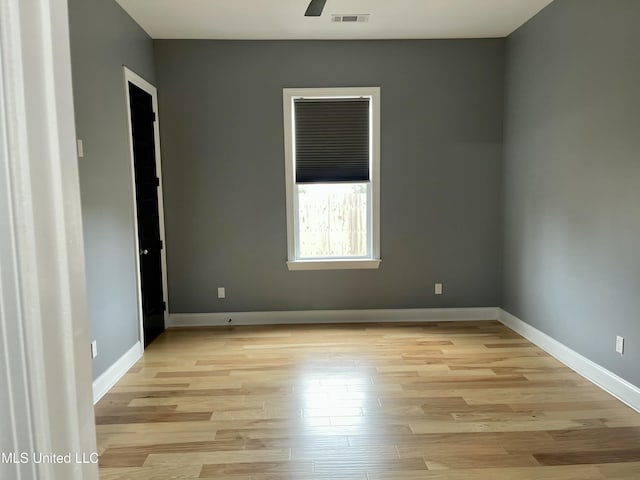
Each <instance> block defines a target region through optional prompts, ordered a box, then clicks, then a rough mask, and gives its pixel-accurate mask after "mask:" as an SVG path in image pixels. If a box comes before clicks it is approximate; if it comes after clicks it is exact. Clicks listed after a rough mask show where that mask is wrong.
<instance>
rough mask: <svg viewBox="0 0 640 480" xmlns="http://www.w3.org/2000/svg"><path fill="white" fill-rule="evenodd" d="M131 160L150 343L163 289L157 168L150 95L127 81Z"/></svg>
mask: <svg viewBox="0 0 640 480" xmlns="http://www.w3.org/2000/svg"><path fill="white" fill-rule="evenodd" d="M129 101H130V111H131V129H132V135H133V162H134V169H135V177H136V178H135V181H136V204H137V211H138V243H139V247H140V251H139V252H138V253H139V255H140V281H141V288H142V314H143V325H144V345H145V347H146V346H147V345H149V343H151V342H152V341H153V340H154V339H155V338H156V337H157V336H158V335H160V333H162V331H163V330H164V310H165V305H166V304H165V302H164V292H163V286H162V260H161V252H162V248H163V245H162V240H161V238H160V214H159V208H158V186H159V185H160V182H159V179H158V175H157V171H156V147H155V136H154V123H155V121H156V114H155V112H154V111H153V99H152V97H151V95H150V94H149V93H147V92H145V91H144V90H142V89H141V88H139V87H137V86H136V85H134V84H133V83H131V82H129Z"/></svg>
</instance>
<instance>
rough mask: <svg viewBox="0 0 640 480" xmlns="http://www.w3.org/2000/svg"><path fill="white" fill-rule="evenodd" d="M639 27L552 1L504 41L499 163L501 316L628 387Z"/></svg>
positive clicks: (639, 10)
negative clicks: (621, 349) (618, 345)
mask: <svg viewBox="0 0 640 480" xmlns="http://www.w3.org/2000/svg"><path fill="white" fill-rule="evenodd" d="M639 23H640V2H638V1H637V0H615V1H611V0H562V1H556V2H554V3H552V4H551V5H550V6H549V7H547V8H546V9H545V10H543V11H542V13H540V14H539V15H537V16H536V17H535V18H534V19H533V20H532V21H530V22H529V23H527V24H526V25H525V26H524V27H522V28H521V29H519V30H518V31H517V32H516V33H515V34H513V35H512V36H511V37H509V39H508V53H507V59H508V60H507V64H508V67H507V81H506V92H507V102H506V115H505V125H506V129H505V160H504V161H505V168H504V223H505V237H504V287H503V291H504V302H503V305H504V308H505V309H506V310H507V311H509V312H511V313H513V314H514V315H516V316H518V317H519V318H521V319H522V320H524V321H526V322H528V323H530V324H531V325H533V326H535V327H537V328H538V329H540V330H542V331H543V332H545V333H547V334H548V335H550V336H552V337H553V338H555V339H557V340H559V341H560V342H562V343H564V344H565V345H567V346H569V347H571V348H573V349H574V350H576V351H577V352H579V353H581V354H583V355H585V356H586V357H588V358H589V359H591V360H593V361H595V362H596V363H598V364H600V365H603V366H604V367H606V368H607V369H609V370H611V371H613V372H615V373H617V374H618V375H620V376H622V377H623V378H625V379H627V380H628V381H630V382H632V383H634V384H635V385H640V370H639V369H638V365H640V242H639V239H640V214H639V212H640V210H639V206H640V114H639V112H640V49H639V48H638V45H640V29H638V24H639ZM616 335H622V336H624V337H625V339H626V351H625V354H624V356H622V357H621V356H619V355H618V354H616V353H615V350H614V346H615V336H616Z"/></svg>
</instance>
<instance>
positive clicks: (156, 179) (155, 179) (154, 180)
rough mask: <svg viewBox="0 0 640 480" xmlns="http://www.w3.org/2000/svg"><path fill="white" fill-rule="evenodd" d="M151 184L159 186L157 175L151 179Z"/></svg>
mask: <svg viewBox="0 0 640 480" xmlns="http://www.w3.org/2000/svg"><path fill="white" fill-rule="evenodd" d="M153 185H154V186H156V187H159V186H160V179H159V178H158V177H156V178H154V179H153Z"/></svg>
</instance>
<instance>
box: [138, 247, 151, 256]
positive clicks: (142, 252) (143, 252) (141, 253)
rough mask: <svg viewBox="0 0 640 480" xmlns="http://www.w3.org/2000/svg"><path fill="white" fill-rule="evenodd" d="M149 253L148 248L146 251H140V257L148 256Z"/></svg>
mask: <svg viewBox="0 0 640 480" xmlns="http://www.w3.org/2000/svg"><path fill="white" fill-rule="evenodd" d="M148 253H149V250H147V249H146V248H145V249H144V250H140V255H146V254H148Z"/></svg>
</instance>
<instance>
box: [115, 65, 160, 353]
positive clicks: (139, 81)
mask: <svg viewBox="0 0 640 480" xmlns="http://www.w3.org/2000/svg"><path fill="white" fill-rule="evenodd" d="M122 68H123V71H124V90H125V99H126V102H127V105H126V106H127V110H126V111H127V128H128V132H129V159H130V162H131V185H132V187H133V190H132V191H133V202H132V205H133V230H134V237H135V238H134V247H135V264H136V290H137V291H136V297H137V302H138V333H139V340H140V345H142V346H143V348H144V311H143V308H142V279H141V277H140V254H139V252H140V238H139V235H138V202H137V199H136V166H135V161H134V153H133V127H132V125H131V99H130V98H129V82H131V83H133V84H134V85H135V86H136V87H138V88H141V89H142V90H144V91H145V92H147V93H148V94H149V95H151V99H152V103H153V111H154V112H155V115H156V121H155V122H154V123H153V142H154V146H155V153H156V175H157V177H158V179H159V185H158V188H157V195H158V220H159V224H160V240H161V241H162V250H161V251H160V263H161V266H162V295H163V297H164V298H163V300H164V302H165V305H166V309H165V310H164V313H163V318H164V324H165V326H166V325H167V322H168V318H169V285H168V281H167V241H166V236H165V232H164V203H163V199H164V194H163V191H162V161H161V158H160V119H159V115H158V90H157V89H156V87H155V86H153V85H152V84H151V83H149V82H148V81H146V80H145V79H144V78H142V77H141V76H140V75H138V74H137V73H135V72H134V71H132V70H130V69H129V68H127V67H126V66H123V67H122Z"/></svg>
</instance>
